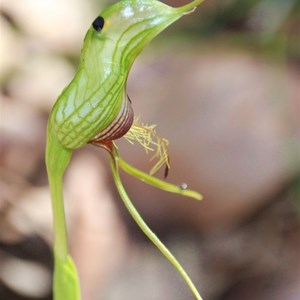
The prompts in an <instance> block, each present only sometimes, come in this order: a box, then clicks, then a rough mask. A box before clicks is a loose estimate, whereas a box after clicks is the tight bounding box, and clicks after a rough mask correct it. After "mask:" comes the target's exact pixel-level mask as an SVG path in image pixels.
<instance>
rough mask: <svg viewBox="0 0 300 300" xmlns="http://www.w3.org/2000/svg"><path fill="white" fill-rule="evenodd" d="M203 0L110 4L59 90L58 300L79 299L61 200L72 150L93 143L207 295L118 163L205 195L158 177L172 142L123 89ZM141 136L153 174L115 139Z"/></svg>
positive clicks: (51, 128)
mask: <svg viewBox="0 0 300 300" xmlns="http://www.w3.org/2000/svg"><path fill="white" fill-rule="evenodd" d="M202 1H203V0H194V1H192V2H190V3H189V4H186V5H184V6H181V7H177V8H174V7H170V6H168V5H166V4H163V3H162V2H159V1H157V0H121V1H119V2H117V3H115V4H114V5H112V6H110V7H108V8H106V9H105V10H104V11H103V12H102V13H101V14H100V15H99V16H98V17H97V18H96V19H95V20H94V22H93V23H92V24H91V26H90V28H89V30H88V32H87V34H86V36H85V39H84V43H83V47H82V50H81V57H80V63H79V67H78V70H77V72H76V74H75V76H74V78H73V80H72V81H71V82H70V83H69V84H68V86H67V87H66V88H65V89H64V90H63V92H62V93H61V95H60V96H59V97H58V99H57V101H56V103H55V105H54V107H53V109H52V111H51V114H50V116H49V121H48V129H47V146H46V167H47V173H48V180H49V185H50V192H51V198H52V211H53V224H54V280H53V285H54V288H53V292H54V299H55V300H79V299H80V288H79V280H78V275H77V270H76V267H75V264H74V262H73V260H72V258H71V256H70V254H69V249H68V241H67V229H66V220H65V212H64V204H63V175H64V172H65V170H66V168H67V167H68V165H69V162H70V159H71V156H72V153H73V151H74V150H75V149H78V148H81V147H83V146H84V145H86V144H92V145H95V146H97V147H101V148H103V149H105V150H106V151H108V153H109V155H110V166H111V170H112V174H113V178H114V181H115V184H116V188H117V190H118V192H119V194H120V197H121V199H122V200H123V202H124V204H125V206H126V208H127V209H128V211H129V213H130V214H131V216H132V217H133V219H134V220H135V221H136V223H137V224H138V226H139V227H140V228H141V229H142V231H143V232H144V233H145V235H146V236H147V237H148V238H149V239H150V240H151V241H152V243H153V244H154V245H155V246H156V247H157V248H158V249H159V250H160V251H161V252H162V253H163V254H164V255H165V256H166V258H167V259H168V260H169V261H170V262H171V263H172V264H173V265H174V266H175V268H176V269H177V270H178V272H179V273H180V274H181V275H182V277H183V278H184V280H185V281H186V282H187V284H188V286H189V287H190V289H191V291H192V292H193V293H194V295H195V297H196V299H198V300H200V299H202V298H201V296H200V294H199V292H198V291H197V289H196V287H195V286H194V284H193V282H192V281H191V279H190V277H189V276H188V275H187V273H186V272H185V270H184V269H183V267H182V266H181V265H180V264H179V262H178V261H177V260H176V258H175V257H174V256H173V255H172V253H171V252H170V251H169V250H168V249H167V248H166V247H165V246H164V244H163V243H162V242H161V241H160V240H159V239H158V237H157V236H156V235H155V234H154V233H153V232H152V231H151V229H150V228H149V227H148V226H147V224H146V223H145V222H144V221H143V219H142V217H141V216H140V214H139V213H138V211H137V210H136V208H135V207H134V205H133V203H132V202H131V200H130V198H129V196H128V194H127V193H126V191H125V189H124V186H123V184H122V181H121V178H120V174H119V169H123V170H124V171H125V172H126V173H128V174H129V175H132V176H134V177H136V178H138V179H140V180H142V181H143V182H145V183H147V184H150V185H152V186H154V187H157V188H160V189H162V190H165V191H168V192H172V193H177V194H180V195H182V196H187V197H192V198H195V199H197V200H201V199H202V196H201V195H200V194H199V193H197V192H195V191H192V190H189V189H187V187H186V186H185V185H181V186H177V185H173V184H170V183H167V182H166V181H164V180H160V179H158V178H157V177H154V176H153V174H154V173H155V172H156V171H157V170H158V169H159V168H160V167H162V166H163V165H165V166H166V175H167V171H168V169H169V168H170V163H169V155H168V150H167V147H168V141H167V139H165V138H163V137H161V136H160V135H159V134H158V133H157V132H156V130H155V126H153V125H147V124H144V123H142V122H141V121H140V118H137V117H134V113H133V109H132V104H131V101H130V99H129V97H128V95H127V92H126V81H127V77H128V73H129V71H130V68H131V66H132V64H133V62H134V60H135V59H136V57H137V56H138V54H139V53H140V52H141V51H142V50H143V48H144V47H145V46H146V45H147V44H148V43H149V42H150V41H151V40H152V39H153V38H154V37H156V36H157V35H158V34H159V33H160V32H161V31H163V30H164V29H165V28H166V27H168V26H169V25H170V24H172V23H173V22H175V21H176V20H178V19H179V18H181V17H182V16H183V15H185V14H188V13H190V12H192V11H193V10H194V9H195V8H196V7H197V6H198V5H199V4H200V3H201V2H202ZM123 136H124V137H125V138H126V139H127V140H128V141H129V142H130V143H134V142H137V143H138V144H140V145H141V146H142V147H143V148H144V149H145V151H146V152H153V151H154V155H153V159H157V160H156V163H155V164H154V166H153V168H152V169H151V171H150V174H148V173H145V172H143V171H141V170H139V169H136V168H134V167H133V166H132V165H130V164H128V163H126V162H125V161H124V160H123V159H122V158H121V156H120V155H119V152H118V148H117V145H116V140H117V139H118V138H121V137H123Z"/></svg>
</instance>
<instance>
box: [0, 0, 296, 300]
mask: <svg viewBox="0 0 300 300" xmlns="http://www.w3.org/2000/svg"><path fill="white" fill-rule="evenodd" d="M112 2H114V1H108V0H107V1H99V0H90V1H83V0H65V1H59V0H51V1H50V0H22V1H17V0H2V1H1V4H0V22H1V28H0V29H1V36H0V51H1V52H0V55H1V56H0V71H1V74H0V83H1V140H0V142H1V149H0V166H1V174H0V185H1V195H0V299H1V300H17V299H18V300H19V299H20V300H21V299H22V300H25V299H27V300H28V299H45V300H46V299H52V295H51V276H52V268H53V267H52V264H53V257H52V250H51V245H52V220H51V208H50V196H49V190H48V183H47V177H46V171H45V165H44V150H45V141H46V124H47V117H48V115H49V112H50V109H51V107H52V105H53V103H54V102H55V100H56V98H57V96H58V95H59V93H60V92H61V90H62V89H63V87H64V86H65V85H66V84H67V83H68V82H69V81H70V80H71V79H72V77H73V75H74V73H75V71H76V66H77V64H78V59H79V53H80V48H81V44H82V41H83V38H84V35H85V32H86V30H87V28H88V27H89V26H90V24H91V22H92V21H93V20H94V19H95V17H96V16H97V15H98V14H99V12H100V11H101V10H102V9H103V8H104V7H105V6H106V5H109V4H111V3H112ZM186 2H187V1H184V3H186ZM168 4H170V5H173V6H180V5H182V4H183V1H175V0H174V1H171V0H170V1H168ZM299 36H300V5H299V1H297V0H285V1H283V0H243V1H239V0H223V1H218V0H207V1H205V3H203V4H202V5H201V6H200V7H199V8H198V9H197V10H196V11H195V12H194V13H193V14H191V15H189V16H186V17H184V18H182V19H181V20H180V21H178V22H177V23H175V24H174V25H173V26H171V28H169V29H168V30H166V31H165V32H163V33H162V34H161V35H160V36H159V37H157V38H156V39H155V40H154V41H153V42H152V43H151V44H150V45H149V46H148V47H147V48H146V50H145V51H144V52H143V53H142V55H141V56H140V57H139V58H138V60H137V62H136V63H135V65H134V67H133V69H132V71H131V74H130V78H129V82H128V94H129V95H130V98H131V100H132V102H133V107H134V110H135V114H136V115H141V116H142V120H143V121H144V122H148V123H150V124H153V123H155V124H158V127H157V131H158V132H159V133H161V135H163V136H165V137H167V138H168V139H169V141H170V157H171V170H170V175H169V178H168V180H169V181H170V182H173V183H175V184H180V183H182V182H185V183H187V184H188V186H189V187H190V188H193V189H196V190H198V191H199V192H201V193H202V194H203V195H204V197H205V199H204V201H203V202H201V203H199V202H196V201H194V200H191V199H186V198H182V197H179V196H175V195H173V194H168V193H165V192H163V191H159V190H156V189H154V188H152V187H149V186H146V185H144V184H143V183H141V182H138V181H137V180H135V179H134V178H130V177H129V176H127V175H125V174H123V175H124V176H123V180H124V184H125V186H126V188H127V190H128V192H129V194H130V196H131V197H132V200H133V202H134V203H135V204H136V206H137V208H138V210H139V211H140V212H141V214H142V216H143V217H144V219H145V220H146V222H147V223H148V224H149V225H150V227H151V228H152V229H153V230H154V231H155V232H156V234H157V235H158V236H159V237H160V238H161V239H162V240H163V241H164V242H165V243H166V245H167V246H168V247H169V248H170V250H171V251H172V252H173V253H174V254H175V256H176V257H177V258H178V259H179V261H180V262H181V263H182V264H183V266H184V267H185V268H186V270H187V271H188V273H189V274H190V275H191V277H192V278H193V280H194V282H195V283H196V285H197V286H198V287H199V289H200V291H201V294H202V295H203V297H204V298H205V299H206V300H221V299H222V300H240V299H242V300H254V299H255V300H281V299H285V300H297V299H300V200H299V199H300V195H299V178H300V177H299V175H300V172H299V142H300V141H299V135H300V132H299V118H300V40H299ZM118 145H119V146H120V152H121V153H122V156H123V157H124V159H126V160H127V161H129V162H131V163H132V164H133V165H135V166H136V167H138V168H141V169H143V170H146V171H147V170H149V169H150V167H151V162H149V159H150V156H146V155H145V154H144V153H143V151H142V150H141V149H140V148H139V146H132V145H130V144H128V143H127V142H124V141H120V143H119V144H118ZM158 176H160V177H163V171H161V172H160V173H159V174H158ZM64 186H65V205H66V211H67V220H68V229H69V241H70V248H71V253H72V255H73V257H74V260H75V262H76V264H77V266H78V269H79V276H80V280H81V285H82V287H81V288H82V295H83V299H84V300H98V299H101V300H103V299H105V300H119V299H123V300H129V299H130V300H138V299H143V300H162V299H166V300H192V299H194V298H193V295H192V294H191V292H190V291H189V290H188V288H187V286H186V284H185V282H184V281H183V280H182V279H181V277H180V276H179V275H178V274H177V272H176V271H175V269H174V268H173V267H172V266H171V265H170V264H169V262H168V261H167V260H166V259H165V258H164V257H163V256H162V255H161V254H160V253H159V252H158V251H157V249H156V248H155V247H154V246H153V245H152V244H151V243H150V242H149V241H148V240H147V239H146V238H145V236H144V235H143V234H142V233H141V231H140V230H139V228H138V227H137V226H136V224H135V223H134V222H133V221H132V219H131V217H130V216H129V214H128V213H127V211H126V210H125V208H124V207H123V205H122V203H121V200H120V198H119V196H118V194H117V192H116V190H115V187H114V185H113V183H112V178H111V173H110V170H109V168H108V156H107V154H106V153H105V152H104V151H102V150H101V149H98V148H97V149H96V148H94V147H92V146H87V147H84V148H83V149H80V150H78V151H76V152H75V154H74V156H73V160H72V163H71V166H70V168H69V169H68V172H67V174H66V177H65V182H64Z"/></svg>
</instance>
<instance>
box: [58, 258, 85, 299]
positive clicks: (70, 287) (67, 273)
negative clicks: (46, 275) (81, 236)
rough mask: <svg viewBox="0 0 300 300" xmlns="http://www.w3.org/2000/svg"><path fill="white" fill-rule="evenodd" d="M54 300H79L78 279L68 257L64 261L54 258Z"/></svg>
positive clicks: (73, 265)
mask: <svg viewBox="0 0 300 300" xmlns="http://www.w3.org/2000/svg"><path fill="white" fill-rule="evenodd" d="M53 285H54V289H53V290H54V291H53V292H54V300H80V288H79V279H78V275H77V270H76V267H75V264H74V262H73V260H72V258H71V257H70V256H68V257H67V259H66V260H62V259H60V258H57V257H56V258H55V266H54V283H53Z"/></svg>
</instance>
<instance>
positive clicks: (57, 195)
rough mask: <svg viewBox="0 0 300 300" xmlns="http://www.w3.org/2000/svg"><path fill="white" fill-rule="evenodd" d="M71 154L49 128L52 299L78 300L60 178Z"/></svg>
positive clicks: (78, 295) (48, 162)
mask: <svg viewBox="0 0 300 300" xmlns="http://www.w3.org/2000/svg"><path fill="white" fill-rule="evenodd" d="M71 155H72V151H71V150H68V149H66V148H64V147H63V146H62V145H61V144H60V143H59V142H58V141H57V140H56V138H55V137H54V136H53V135H52V132H51V129H50V128H48V137H47V147H46V167H47V173H48V180H49V185H50V191H51V199H52V214H53V224H54V277H53V299H54V300H80V287H79V279H78V275H77V270H76V266H75V264H74V262H73V260H72V258H71V257H70V255H69V250H68V240H67V226H66V218H65V209H64V202H63V186H62V183H63V175H64V172H65V170H66V168H67V166H68V164H69V162H70V158H71Z"/></svg>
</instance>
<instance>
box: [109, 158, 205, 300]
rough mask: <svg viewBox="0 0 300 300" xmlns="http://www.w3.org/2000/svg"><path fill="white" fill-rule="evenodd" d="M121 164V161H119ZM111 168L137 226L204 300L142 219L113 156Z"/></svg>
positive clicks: (197, 295)
mask: <svg viewBox="0 0 300 300" xmlns="http://www.w3.org/2000/svg"><path fill="white" fill-rule="evenodd" d="M119 162H120V160H119ZM111 168H112V173H113V177H114V181H115V184H116V187H117V189H118V191H119V194H120V196H121V199H122V200H123V202H124V204H125V206H126V208H127V210H128V211H129V213H130V214H131V216H132V218H133V219H134V220H135V222H136V223H137V225H138V226H139V227H140V228H141V230H142V231H143V232H144V233H145V235H146V236H147V237H148V238H149V239H150V241H151V242H152V243H153V244H154V245H155V246H156V247H157V248H158V249H159V250H160V251H161V253H163V255H164V256H165V257H166V258H167V259H168V260H169V261H170V262H171V263H172V264H173V266H174V267H175V268H176V269H177V270H178V272H179V273H180V274H181V276H182V277H183V278H184V280H185V281H186V283H187V284H188V286H189V287H190V289H191V291H192V292H193V293H194V295H195V297H196V299H197V300H202V298H201V296H200V294H199V292H198V291H197V289H196V287H195V285H194V284H193V282H192V280H191V279H190V277H189V276H188V274H187V273H186V272H185V270H184V269H183V267H182V266H181V265H180V263H179V262H178V261H177V259H176V258H175V257H174V255H173V254H172V253H171V252H170V251H169V250H168V248H166V246H165V245H164V244H163V243H162V242H161V241H160V240H159V238H158V237H157V236H156V235H155V234H154V233H153V231H152V230H151V229H150V228H149V227H148V225H147V224H146V223H145V221H144V220H143V219H142V217H141V215H140V214H139V213H138V211H137V210H136V208H135V207H134V205H133V204H132V202H131V200H130V198H129V196H128V195H127V193H126V191H125V189H124V187H123V184H122V181H121V178H120V174H119V169H118V165H117V160H116V158H115V157H114V156H113V155H112V156H111Z"/></svg>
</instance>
